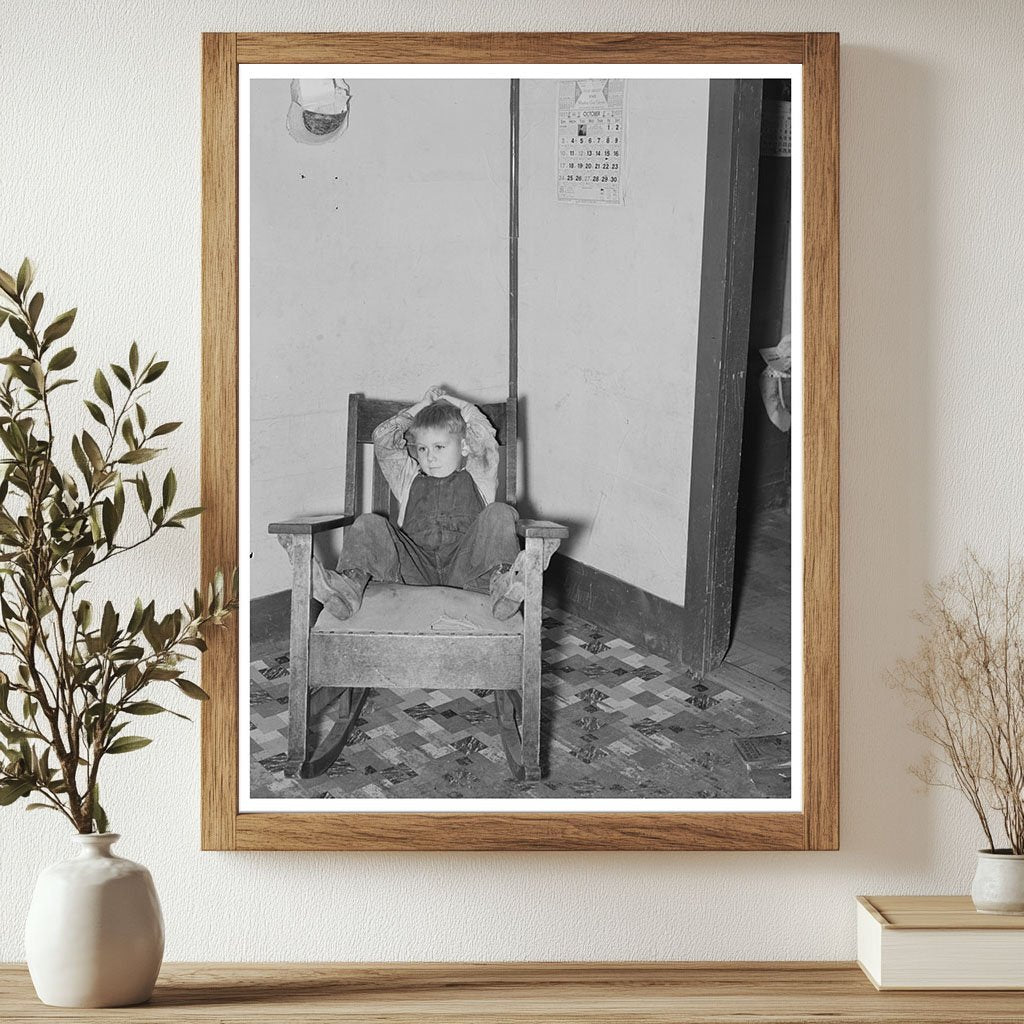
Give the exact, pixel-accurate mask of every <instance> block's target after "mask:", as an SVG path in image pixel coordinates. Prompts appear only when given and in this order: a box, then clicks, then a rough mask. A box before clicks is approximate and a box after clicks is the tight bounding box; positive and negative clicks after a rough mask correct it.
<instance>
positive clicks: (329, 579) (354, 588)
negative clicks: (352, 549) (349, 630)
mask: <svg viewBox="0 0 1024 1024" xmlns="http://www.w3.org/2000/svg"><path fill="white" fill-rule="evenodd" d="M369 580H370V574H369V573H367V572H363V570H362V569H342V571H341V572H332V573H328V571H327V570H326V569H325V568H324V567H323V566H322V565H321V564H320V563H319V562H318V561H317V560H316V559H313V596H314V597H315V598H316V599H317V600H318V601H319V602H320V603H321V604H322V605H323V606H324V607H325V608H326V609H327V611H328V612H329V613H330V614H331V615H333V616H334V617H335V618H336V619H343V620H344V619H347V618H349V616H351V615H355V613H356V612H357V611H359V607H360V605H361V604H362V603H363V591H364V590H366V584H367V583H368V582H369Z"/></svg>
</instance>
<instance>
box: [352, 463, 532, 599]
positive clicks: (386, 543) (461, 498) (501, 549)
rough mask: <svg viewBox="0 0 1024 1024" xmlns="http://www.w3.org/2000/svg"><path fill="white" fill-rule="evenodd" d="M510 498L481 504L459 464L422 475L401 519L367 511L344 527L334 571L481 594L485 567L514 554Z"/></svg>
mask: <svg viewBox="0 0 1024 1024" xmlns="http://www.w3.org/2000/svg"><path fill="white" fill-rule="evenodd" d="M517 518H518V515H517V513H516V511H515V509H513V508H512V507H511V506H510V505H505V504H502V503H501V502H494V503H492V504H490V505H486V506H485V505H484V502H483V499H482V498H481V497H480V492H479V491H478V490H477V489H476V484H475V483H474V482H473V478H472V476H470V474H469V472H468V471H467V470H465V469H460V470H456V471H455V472H454V473H452V474H451V475H449V476H445V477H430V476H424V475H422V474H420V475H419V476H417V477H416V478H415V479H414V480H413V482H412V488H411V489H410V491H409V500H408V502H407V503H406V507H405V520H404V521H403V524H402V526H401V527H397V526H395V525H394V524H393V523H391V521H390V520H388V519H386V518H385V517H384V516H380V515H376V514H373V513H369V514H365V515H361V516H359V518H358V519H357V520H356V521H355V522H354V523H353V524H352V525H351V526H350V527H349V528H348V529H347V530H346V531H345V543H344V547H343V549H342V554H341V559H340V560H339V562H338V570H339V572H341V571H344V570H345V569H362V570H363V571H364V572H367V573H369V575H370V577H371V579H375V580H379V581H381V582H386V583H407V584H411V585H413V586H444V587H462V588H463V589H466V590H475V591H479V592H480V593H487V588H488V581H489V578H490V575H491V572H492V571H493V569H494V568H495V566H498V565H511V564H512V562H514V561H515V559H516V556H517V555H518V554H519V541H518V539H517V537H516V532H515V522H516V519H517Z"/></svg>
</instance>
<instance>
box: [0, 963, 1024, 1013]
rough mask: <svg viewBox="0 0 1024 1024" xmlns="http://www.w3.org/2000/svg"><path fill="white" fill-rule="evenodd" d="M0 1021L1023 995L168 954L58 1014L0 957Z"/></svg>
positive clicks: (847, 981)
mask: <svg viewBox="0 0 1024 1024" xmlns="http://www.w3.org/2000/svg"><path fill="white" fill-rule="evenodd" d="M0 1020H3V1021H4V1022H5V1024H21V1022H27V1021H31V1022H38V1021H83V1022H85V1021H119V1022H122V1024H150V1022H157V1021H173V1022H176V1024H182V1022H195V1024H200V1022H207V1021H222V1022H233V1021H239V1022H243V1021H244V1022H246V1024H251V1022H257V1024H258V1022H259V1021H273V1022H274V1024H324V1022H328V1021H341V1022H346V1021H373V1022H374V1024H387V1022H390V1021H402V1022H403V1024H419V1022H428V1024H429V1022H438V1024H440V1022H442V1021H443V1022H444V1024H486V1022H498V1021H501V1022H502V1024H509V1022H537V1024H541V1022H543V1024H550V1022H552V1021H558V1022H577V1021H578V1022H591V1021H608V1022H623V1024H625V1022H629V1024H642V1022H658V1024H669V1022H671V1024H721V1022H732V1024H737V1022H740V1021H742V1022H744V1024H757V1022H773V1024H782V1022H785V1024H803V1022H807V1024H810V1022H814V1024H821V1022H822V1021H823V1020H827V1021H828V1022H829V1024H855V1022H856V1024H869V1022H870V1024H886V1022H889V1021H893V1022H899V1024H910V1022H914V1024H970V1022H974V1021H977V1022H982V1021H984V1022H986V1024H1001V1022H1006V1024H1010V1022H1014V1024H1020V1021H1021V1020H1024V993H1021V992H876V991H875V989H874V988H873V987H872V986H871V983H870V982H869V981H868V980H867V978H866V977H864V975H863V974H862V973H861V971H860V969H859V968H858V967H857V966H856V964H851V963H747V964H744V963H725V964H709V963H699V964H684V963H675V964H673V963H643V964H640V963H636V964H628V963H586V964H557V963H556V964H552V963H545V964H437V963H430V964H187V963H184V964H180V963H179V964H165V965H164V969H163V972H162V973H161V975H160V981H159V982H158V983H157V988H156V992H155V993H154V995H153V999H152V1001H151V1002H149V1003H147V1004H145V1005H143V1006H136V1007H131V1008H128V1009H120V1010H61V1009H57V1008H55V1007H51V1006H44V1005H43V1004H41V1003H40V1002H39V1001H38V1000H37V999H36V996H35V992H34V991H33V989H32V983H31V981H30V979H29V976H28V971H27V970H26V969H25V967H24V965H23V964H7V965H0Z"/></svg>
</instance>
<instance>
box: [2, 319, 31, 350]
mask: <svg viewBox="0 0 1024 1024" xmlns="http://www.w3.org/2000/svg"><path fill="white" fill-rule="evenodd" d="M7 322H8V323H9V324H10V325H11V330H12V331H14V333H15V334H16V335H17V336H18V339H19V340H20V341H23V342H25V344H26V345H30V344H32V332H31V331H30V330H29V329H28V324H27V323H25V321H24V320H22V319H21V318H20V317H17V316H13V315H12V316H11V318H10V320H8V321H7Z"/></svg>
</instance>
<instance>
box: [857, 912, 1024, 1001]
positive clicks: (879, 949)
mask: <svg viewBox="0 0 1024 1024" xmlns="http://www.w3.org/2000/svg"><path fill="white" fill-rule="evenodd" d="M857 962H858V963H859V964H860V966H861V968H862V969H863V971H864V973H865V974H866V975H867V976H868V978H870V979H871V982H872V984H873V985H874V986H875V988H878V989H915V988H930V989H958V988H959V989H963V988H977V989H997V988H1003V989H1024V915H1012V914H979V913H978V912H977V911H976V910H975V909H974V904H973V903H972V902H971V898H970V896H858V897H857ZM1022 1019H1024V1005H1022Z"/></svg>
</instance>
